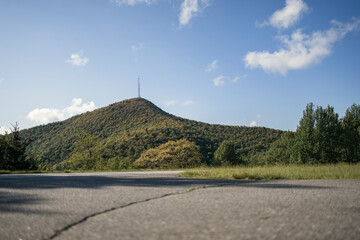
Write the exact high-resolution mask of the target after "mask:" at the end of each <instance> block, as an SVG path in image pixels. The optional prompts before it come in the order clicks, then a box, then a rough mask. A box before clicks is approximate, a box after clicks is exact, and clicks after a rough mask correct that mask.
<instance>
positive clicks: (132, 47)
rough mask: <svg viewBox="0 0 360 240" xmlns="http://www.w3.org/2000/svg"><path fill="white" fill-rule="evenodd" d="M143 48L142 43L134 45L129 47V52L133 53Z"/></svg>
mask: <svg viewBox="0 0 360 240" xmlns="http://www.w3.org/2000/svg"><path fill="white" fill-rule="evenodd" d="M143 47H144V44H143V43H135V44H132V45H131V50H133V51H134V52H136V51H138V50H140V49H142V48H143Z"/></svg>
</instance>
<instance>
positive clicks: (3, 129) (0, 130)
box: [0, 126, 11, 135]
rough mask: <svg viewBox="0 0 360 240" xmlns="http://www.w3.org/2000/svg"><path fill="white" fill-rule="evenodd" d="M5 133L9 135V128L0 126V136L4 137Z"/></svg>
mask: <svg viewBox="0 0 360 240" xmlns="http://www.w3.org/2000/svg"><path fill="white" fill-rule="evenodd" d="M5 133H11V130H10V128H7V127H3V126H0V135H4V134H5Z"/></svg>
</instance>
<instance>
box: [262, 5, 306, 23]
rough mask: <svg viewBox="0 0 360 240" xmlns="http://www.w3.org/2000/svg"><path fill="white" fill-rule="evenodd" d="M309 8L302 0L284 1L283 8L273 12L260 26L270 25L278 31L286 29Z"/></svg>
mask: <svg viewBox="0 0 360 240" xmlns="http://www.w3.org/2000/svg"><path fill="white" fill-rule="evenodd" d="M308 11H309V7H308V6H307V4H306V3H305V2H304V1H302V0H286V3H285V7H284V8H282V9H280V10H277V11H276V12H274V13H273V14H272V15H271V17H270V18H269V20H268V21H265V22H264V23H263V24H262V25H271V26H273V27H275V28H278V29H286V28H288V27H290V26H292V25H294V24H295V23H296V22H297V21H299V19H300V18H301V16H302V15H304V14H305V13H307V12H308Z"/></svg>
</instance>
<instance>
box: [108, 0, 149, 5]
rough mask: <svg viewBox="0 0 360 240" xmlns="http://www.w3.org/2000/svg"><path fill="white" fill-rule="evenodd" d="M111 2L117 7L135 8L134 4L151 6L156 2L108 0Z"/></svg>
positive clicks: (147, 0) (146, 0)
mask: <svg viewBox="0 0 360 240" xmlns="http://www.w3.org/2000/svg"><path fill="white" fill-rule="evenodd" d="M110 1H111V2H114V3H116V4H117V5H118V6H123V5H127V6H135V5H136V4H140V3H146V4H148V5H150V4H153V3H155V2H156V0H110Z"/></svg>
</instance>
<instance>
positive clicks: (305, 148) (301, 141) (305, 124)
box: [291, 103, 318, 163]
mask: <svg viewBox="0 0 360 240" xmlns="http://www.w3.org/2000/svg"><path fill="white" fill-rule="evenodd" d="M315 121H316V112H315V110H314V104H313V103H309V104H308V105H307V106H306V109H305V111H303V117H302V118H301V120H300V122H299V126H298V127H297V130H296V135H295V146H294V151H293V152H292V155H291V158H292V160H291V161H292V162H294V163H316V162H317V159H318V156H317V151H316V149H317V143H316V139H315V134H314V131H315Z"/></svg>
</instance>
